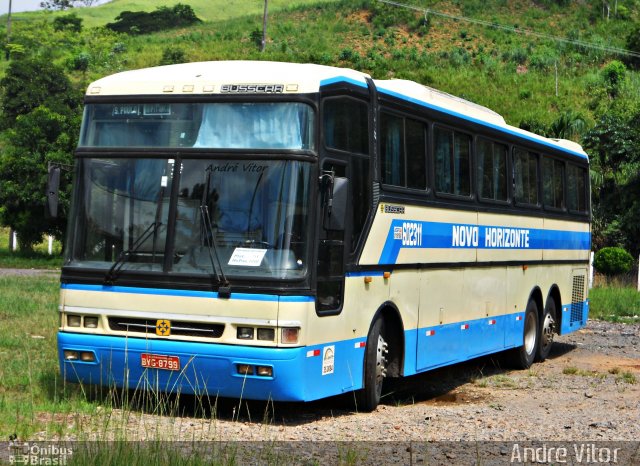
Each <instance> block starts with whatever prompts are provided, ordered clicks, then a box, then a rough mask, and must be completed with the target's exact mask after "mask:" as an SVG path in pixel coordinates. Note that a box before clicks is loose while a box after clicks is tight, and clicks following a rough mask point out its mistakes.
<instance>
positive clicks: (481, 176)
mask: <svg viewBox="0 0 640 466" xmlns="http://www.w3.org/2000/svg"><path fill="white" fill-rule="evenodd" d="M476 147H477V151H478V191H479V193H480V197H481V198H482V199H488V200H492V201H506V200H507V197H508V193H507V153H508V152H507V147H506V146H505V145H503V144H498V143H495V142H492V141H489V140H487V139H478V145H477V146H476Z"/></svg>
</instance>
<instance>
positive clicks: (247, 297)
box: [61, 283, 314, 303]
mask: <svg viewBox="0 0 640 466" xmlns="http://www.w3.org/2000/svg"><path fill="white" fill-rule="evenodd" d="M61 288H62V289H63V290H75V291H96V292H104V293H130V294H145V295H158V296H182V297H188V298H218V293H217V292H215V291H196V290H174V289H166V288H139V287H129V286H111V285H80V284H76V283H71V284H70V283H63V284H62V285H61ZM221 299H239V300H244V301H270V302H278V301H280V302H286V303H307V302H313V301H314V298H313V297H312V296H278V295H269V294H251V293H232V294H231V297H230V298H221Z"/></svg>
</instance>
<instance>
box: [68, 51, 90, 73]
mask: <svg viewBox="0 0 640 466" xmlns="http://www.w3.org/2000/svg"><path fill="white" fill-rule="evenodd" d="M90 63H91V55H90V54H89V53H88V52H80V53H79V54H78V55H76V56H75V57H73V58H72V59H71V63H70V64H69V65H70V68H71V69H73V70H76V71H87V70H88V69H89V64H90Z"/></svg>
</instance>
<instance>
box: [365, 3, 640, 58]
mask: <svg viewBox="0 0 640 466" xmlns="http://www.w3.org/2000/svg"><path fill="white" fill-rule="evenodd" d="M378 2H380V3H386V4H387V5H391V6H395V7H400V8H407V9H409V10H414V11H420V12H423V13H424V14H425V17H426V16H427V15H433V16H440V17H443V18H448V19H454V20H456V21H464V22H467V23H472V24H478V25H480V26H486V27H490V28H494V29H500V30H502V31H507V32H513V33H516V34H524V35H527V36H534V37H538V38H541V39H547V40H552V41H555V42H562V43H565V44H571V45H577V46H580V47H585V48H589V49H597V50H602V51H604V52H609V53H615V54H618V55H626V56H629V57H636V58H640V53H639V52H634V51H633V50H627V49H623V48H619V47H611V46H608V45H599V44H594V43H591V42H585V41H582V40H575V39H567V38H564V37H558V36H553V35H551V34H544V33H542V32H536V31H534V30H532V29H522V28H516V27H513V26H504V25H502V24H498V23H492V22H490V21H484V20H481V19H474V18H468V17H466V16H456V15H451V14H449V13H443V12H441V11H436V10H432V9H430V8H421V7H417V6H414V5H407V4H406V3H399V2H393V1H390V0H378Z"/></svg>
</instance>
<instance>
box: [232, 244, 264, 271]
mask: <svg viewBox="0 0 640 466" xmlns="http://www.w3.org/2000/svg"><path fill="white" fill-rule="evenodd" d="M266 253H267V250H266V249H253V248H235V250H234V251H233V254H231V258H230V259H229V265H240V266H244V267H259V266H260V264H262V259H263V258H264V255H265V254H266Z"/></svg>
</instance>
